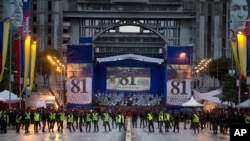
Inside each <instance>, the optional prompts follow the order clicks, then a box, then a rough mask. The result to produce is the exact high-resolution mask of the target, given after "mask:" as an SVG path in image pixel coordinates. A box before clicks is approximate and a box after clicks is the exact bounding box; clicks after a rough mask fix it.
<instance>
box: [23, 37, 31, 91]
mask: <svg viewBox="0 0 250 141" xmlns="http://www.w3.org/2000/svg"><path fill="white" fill-rule="evenodd" d="M30 52H31V49H30V37H27V38H26V39H25V41H24V78H23V90H22V92H24V91H25V89H26V86H27V84H29V73H30Z"/></svg>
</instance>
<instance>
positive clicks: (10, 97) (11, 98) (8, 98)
mask: <svg viewBox="0 0 250 141" xmlns="http://www.w3.org/2000/svg"><path fill="white" fill-rule="evenodd" d="M0 98H1V99H3V100H4V102H20V101H21V100H22V99H21V98H19V97H17V95H16V94H14V93H12V92H11V93H10V91H8V90H4V91H2V92H1V93H0Z"/></svg>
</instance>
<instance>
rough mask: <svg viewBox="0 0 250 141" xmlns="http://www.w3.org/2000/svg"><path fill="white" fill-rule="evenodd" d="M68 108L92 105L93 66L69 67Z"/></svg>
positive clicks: (75, 65)
mask: <svg viewBox="0 0 250 141" xmlns="http://www.w3.org/2000/svg"><path fill="white" fill-rule="evenodd" d="M67 70H68V72H67V78H68V79H67V82H66V86H67V107H83V106H84V105H88V104H91V103H92V65H91V64H68V65H67Z"/></svg>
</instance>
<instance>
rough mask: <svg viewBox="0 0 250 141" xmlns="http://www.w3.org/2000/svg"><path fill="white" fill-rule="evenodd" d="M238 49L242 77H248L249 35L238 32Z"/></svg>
mask: <svg viewBox="0 0 250 141" xmlns="http://www.w3.org/2000/svg"><path fill="white" fill-rule="evenodd" d="M237 45H238V46H237V47H238V48H237V51H238V58H239V66H240V68H239V69H240V76H241V78H246V76H247V73H246V70H247V37H246V35H245V34H240V33H239V34H237Z"/></svg>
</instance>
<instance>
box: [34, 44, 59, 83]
mask: <svg viewBox="0 0 250 141" xmlns="http://www.w3.org/2000/svg"><path fill="white" fill-rule="evenodd" d="M48 56H55V57H56V58H58V59H60V60H62V57H61V55H60V53H59V52H58V50H56V49H54V48H47V49H45V50H44V51H42V52H39V53H38V54H37V62H36V64H37V66H39V67H40V69H39V72H38V74H40V75H42V76H43V80H44V85H49V77H50V73H51V64H50V62H49V60H48V58H47V57H48ZM37 71H38V70H37Z"/></svg>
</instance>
